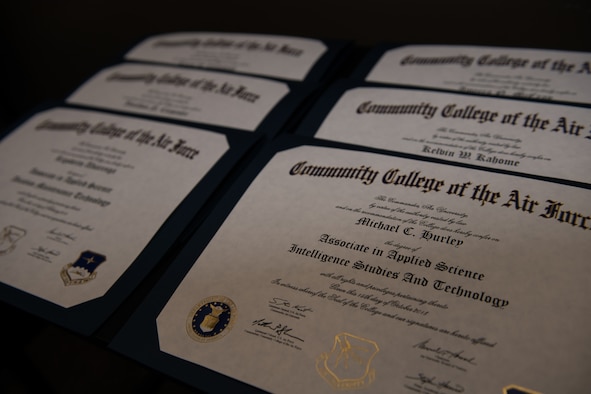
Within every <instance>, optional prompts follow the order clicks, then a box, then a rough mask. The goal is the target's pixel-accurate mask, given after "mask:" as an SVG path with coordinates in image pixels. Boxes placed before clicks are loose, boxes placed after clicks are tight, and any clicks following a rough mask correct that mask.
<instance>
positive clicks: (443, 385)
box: [405, 372, 464, 393]
mask: <svg viewBox="0 0 591 394" xmlns="http://www.w3.org/2000/svg"><path fill="white" fill-rule="evenodd" d="M405 378H406V379H409V380H413V381H417V382H418V384H420V385H421V386H424V385H425V386H432V387H437V388H438V389H447V390H450V391H453V392H454V393H463V392H464V387H463V386H462V385H459V384H456V383H452V382H451V381H450V380H438V379H437V378H436V377H428V376H427V375H425V374H424V373H422V372H419V374H418V376H405Z"/></svg>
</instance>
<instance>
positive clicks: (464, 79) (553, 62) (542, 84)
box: [366, 45, 591, 104]
mask: <svg viewBox="0 0 591 394" xmlns="http://www.w3.org/2000/svg"><path fill="white" fill-rule="evenodd" d="M590 74H591V54H589V53H584V52H568V51H552V50H540V49H523V48H495V47H476V46H461V45H455V46H454V45H407V46H402V47H399V48H394V49H391V50H387V51H386V52H385V53H384V54H383V56H382V57H381V58H380V59H379V60H378V62H377V63H376V64H375V66H374V67H373V68H372V70H371V71H370V72H369V74H368V75H367V78H366V80H367V81H369V82H378V83H387V84H401V85H413V86H424V87H431V88H440V89H446V90H457V91H462V92H469V93H478V94H485V95H492V96H509V97H523V98H533V99H541V100H549V101H565V102H570V103H585V104H590V103H591V79H590V78H589V76H590Z"/></svg>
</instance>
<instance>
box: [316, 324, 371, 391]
mask: <svg viewBox="0 0 591 394" xmlns="http://www.w3.org/2000/svg"><path fill="white" fill-rule="evenodd" d="M379 350H380V349H379V348H378V345H377V343H376V342H374V341H372V340H369V339H365V338H361V337H358V336H356V335H352V334H348V333H340V334H338V335H336V336H335V339H334V344H333V347H332V350H331V351H330V352H325V353H322V354H321V355H320V356H318V357H317V358H316V370H317V371H318V373H319V374H320V376H322V378H324V380H326V381H327V382H328V384H330V385H331V386H332V387H333V388H335V389H338V390H353V389H361V388H365V387H367V386H369V385H370V384H371V383H372V382H373V381H374V379H375V374H376V373H375V369H373V368H372V367H371V361H372V359H373V358H374V356H375V355H376V354H377V353H378V352H379Z"/></svg>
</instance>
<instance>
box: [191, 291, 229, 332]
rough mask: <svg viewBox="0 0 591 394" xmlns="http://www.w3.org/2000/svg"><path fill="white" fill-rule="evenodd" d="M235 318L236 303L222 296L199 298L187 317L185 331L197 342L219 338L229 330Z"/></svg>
mask: <svg viewBox="0 0 591 394" xmlns="http://www.w3.org/2000/svg"><path fill="white" fill-rule="evenodd" d="M235 319H236V305H234V302H233V301H232V300H231V299H229V298H227V297H223V296H213V297H208V298H206V299H204V300H201V302H199V303H198V304H197V305H195V306H194V307H193V309H192V310H191V313H189V317H188V318H187V333H188V334H189V336H190V337H191V338H193V339H194V340H196V341H198V342H211V341H214V340H216V339H220V338H221V337H223V336H224V335H226V334H227V333H228V331H230V329H231V328H232V326H233V325H234V321H235Z"/></svg>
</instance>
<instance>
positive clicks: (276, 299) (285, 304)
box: [269, 297, 314, 312]
mask: <svg viewBox="0 0 591 394" xmlns="http://www.w3.org/2000/svg"><path fill="white" fill-rule="evenodd" d="M269 305H277V306H283V307H286V308H291V309H295V310H296V311H298V312H314V311H313V310H312V308H310V307H307V306H304V305H297V304H296V305H292V304H291V302H289V300H286V299H284V298H279V297H273V298H272V299H271V301H269Z"/></svg>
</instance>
